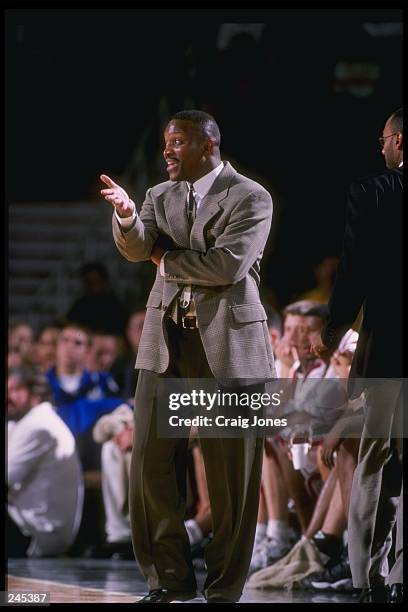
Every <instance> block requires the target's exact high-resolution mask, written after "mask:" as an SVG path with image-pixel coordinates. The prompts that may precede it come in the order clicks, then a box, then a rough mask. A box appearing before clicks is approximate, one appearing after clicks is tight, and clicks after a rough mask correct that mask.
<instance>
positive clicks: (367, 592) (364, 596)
mask: <svg viewBox="0 0 408 612" xmlns="http://www.w3.org/2000/svg"><path fill="white" fill-rule="evenodd" d="M389 596H390V590H389V588H388V587H387V586H385V585H384V586H375V587H371V588H370V589H362V590H361V593H360V597H359V600H358V603H389Z"/></svg>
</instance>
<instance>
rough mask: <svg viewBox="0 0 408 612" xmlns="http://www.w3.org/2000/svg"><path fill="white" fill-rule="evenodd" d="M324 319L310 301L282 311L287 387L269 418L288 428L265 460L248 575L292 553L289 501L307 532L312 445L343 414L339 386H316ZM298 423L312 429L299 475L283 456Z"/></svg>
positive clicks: (322, 369)
mask: <svg viewBox="0 0 408 612" xmlns="http://www.w3.org/2000/svg"><path fill="white" fill-rule="evenodd" d="M326 314H327V308H326V307H325V306H324V305H321V304H319V303H317V302H312V301H310V300H303V301H300V302H295V303H294V304H290V305H289V306H287V308H286V309H285V311H284V316H285V319H284V334H283V336H282V338H281V340H280V341H279V342H278V343H277V345H276V349H275V354H276V357H277V359H276V368H277V371H278V375H279V377H280V378H281V381H280V382H281V383H282V385H283V386H285V383H286V391H285V394H284V396H283V400H282V402H281V407H280V408H279V409H278V410H277V411H276V414H274V416H284V417H285V418H286V419H287V421H288V426H287V427H285V428H284V429H282V430H280V432H279V434H278V435H277V436H275V439H271V440H269V443H268V446H267V448H268V450H269V452H268V453H266V455H264V465H263V474H262V491H263V493H264V501H265V508H266V516H265V513H264V516H263V517H262V516H261V515H260V516H259V517H258V519H259V522H258V525H257V536H258V537H256V546H255V547H254V551H253V556H252V560H251V565H250V573H252V572H255V571H257V570H259V569H261V568H262V567H266V566H268V565H270V564H272V563H274V562H275V561H276V560H277V559H279V558H280V557H282V556H283V555H285V554H286V553H287V552H288V551H289V550H290V549H291V547H292V545H293V543H294V541H295V539H296V533H294V532H293V529H291V528H290V526H289V524H288V515H287V501H288V498H291V499H292V500H293V503H294V506H295V509H296V515H297V518H298V520H299V524H300V528H301V530H302V532H303V533H304V532H305V531H306V529H307V527H308V525H309V522H310V520H311V517H312V514H313V510H314V499H313V498H312V497H311V496H310V493H309V491H308V489H307V487H306V479H307V478H308V477H309V476H311V475H312V474H313V472H315V471H316V470H317V458H316V453H317V446H318V445H319V444H321V442H322V436H323V434H324V433H325V432H327V431H328V430H329V429H330V427H331V425H332V424H333V423H334V422H335V421H336V420H337V418H338V416H339V414H341V412H342V411H343V410H344V406H345V403H346V392H345V388H344V387H343V386H342V385H338V384H328V385H321V384H320V381H321V379H322V378H324V377H325V376H326V373H327V371H328V367H329V366H328V363H325V362H323V361H322V360H321V359H316V357H315V356H314V355H313V354H312V353H311V351H310V344H311V339H312V337H313V335H314V334H316V333H318V332H319V331H320V329H321V327H322V325H323V322H324V319H325V316H326ZM284 378H286V380H284ZM328 382H329V381H328ZM298 424H299V425H302V424H304V425H305V426H308V427H309V426H311V427H312V432H313V445H314V446H313V450H312V452H311V453H310V454H309V461H308V466H306V468H304V469H303V470H302V471H298V470H295V469H294V468H293V465H292V462H291V460H290V458H289V454H288V450H289V449H288V442H289V440H290V436H291V433H292V431H293V427H294V426H295V425H298ZM272 491H273V494H272ZM266 500H268V502H266ZM266 520H267V521H268V525H269V531H268V527H267V523H266ZM269 521H270V522H269Z"/></svg>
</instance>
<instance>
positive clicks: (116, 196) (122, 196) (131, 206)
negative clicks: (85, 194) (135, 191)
mask: <svg viewBox="0 0 408 612" xmlns="http://www.w3.org/2000/svg"><path fill="white" fill-rule="evenodd" d="M100 179H101V181H102V182H103V183H105V185H107V186H108V189H101V194H102V195H103V197H104V198H105V200H107V201H108V202H110V203H111V204H112V205H113V206H114V207H115V208H116V212H117V213H118V215H119V217H123V218H125V217H131V216H132V215H133V212H134V210H135V203H134V202H133V201H132V200H131V199H130V198H129V196H128V194H127V193H126V191H125V190H124V189H123V187H121V186H120V185H117V184H116V183H115V182H114V181H112V179H111V178H109V176H107V175H106V174H101V176H100Z"/></svg>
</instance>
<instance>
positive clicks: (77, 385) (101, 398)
mask: <svg viewBox="0 0 408 612" xmlns="http://www.w3.org/2000/svg"><path fill="white" fill-rule="evenodd" d="M91 340H92V338H91V334H90V332H89V331H88V330H87V329H86V328H84V327H82V326H81V325H79V324H76V323H68V324H67V325H66V326H65V327H64V328H63V329H62V330H61V333H60V335H59V337H58V341H57V359H56V366H55V367H52V368H50V369H49V370H48V371H47V373H46V376H47V379H48V382H49V384H50V387H51V390H52V394H53V403H54V405H55V406H56V411H57V413H58V415H59V416H60V417H61V419H62V420H63V421H64V422H65V423H66V425H67V426H68V427H69V429H70V430H71V432H72V433H73V435H74V437H75V440H76V442H77V447H78V451H79V455H80V458H81V461H82V465H83V468H84V470H94V469H100V448H99V446H98V445H96V444H95V442H94V441H93V439H92V428H93V426H94V424H95V423H96V421H97V420H98V419H99V418H100V417H101V416H103V415H104V414H108V413H110V412H111V411H112V410H114V409H115V408H117V406H119V405H120V404H122V403H123V400H122V399H121V398H120V397H119V396H118V392H119V389H118V386H117V384H116V382H115V380H114V379H113V377H112V376H111V374H109V373H108V372H90V371H89V370H87V369H86V367H85V363H86V360H87V357H88V354H89V350H90V346H91Z"/></svg>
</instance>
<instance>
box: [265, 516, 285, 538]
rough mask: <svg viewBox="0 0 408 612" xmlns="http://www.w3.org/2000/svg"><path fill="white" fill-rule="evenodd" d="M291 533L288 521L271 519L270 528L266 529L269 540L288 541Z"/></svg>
mask: <svg viewBox="0 0 408 612" xmlns="http://www.w3.org/2000/svg"><path fill="white" fill-rule="evenodd" d="M290 532H291V531H290V527H289V525H288V524H287V523H286V521H279V520H277V519H269V521H268V527H267V529H266V535H267V536H268V538H279V539H280V540H286V538H288V537H289V534H290Z"/></svg>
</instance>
